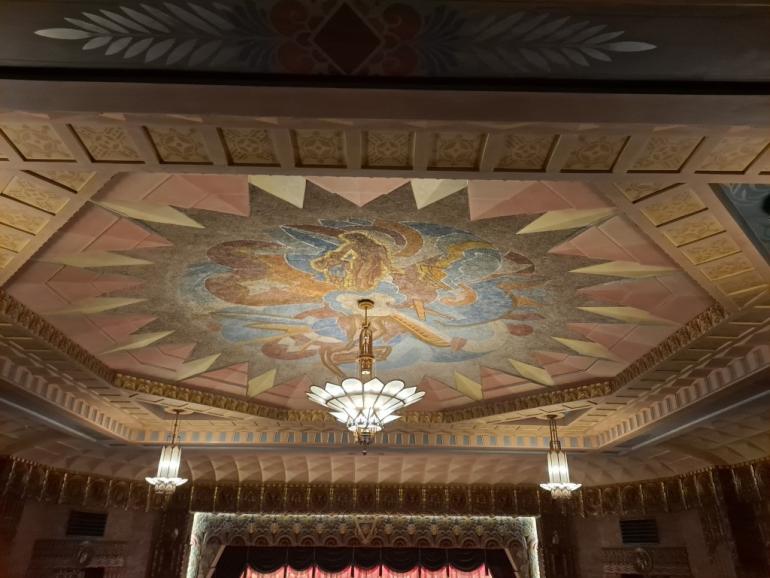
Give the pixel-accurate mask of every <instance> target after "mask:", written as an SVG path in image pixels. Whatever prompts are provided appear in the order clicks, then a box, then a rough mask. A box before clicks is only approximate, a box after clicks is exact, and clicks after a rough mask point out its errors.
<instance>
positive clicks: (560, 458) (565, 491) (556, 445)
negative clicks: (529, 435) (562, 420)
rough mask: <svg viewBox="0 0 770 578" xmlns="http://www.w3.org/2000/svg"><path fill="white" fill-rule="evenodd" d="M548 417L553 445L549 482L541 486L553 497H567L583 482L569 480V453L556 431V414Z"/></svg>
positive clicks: (550, 455)
mask: <svg viewBox="0 0 770 578" xmlns="http://www.w3.org/2000/svg"><path fill="white" fill-rule="evenodd" d="M546 417H547V418H548V425H549V427H550V430H551V445H550V448H549V449H548V483H547V484H540V487H541V488H543V489H544V490H548V491H549V492H551V496H552V497H553V498H556V499H567V498H569V497H570V495H572V492H574V491H575V490H577V489H578V488H579V487H580V486H581V485H582V484H575V483H573V482H570V481H569V466H568V465H567V454H565V453H564V450H562V449H561V442H560V441H559V436H558V432H557V431H556V416H555V415H549V416H546Z"/></svg>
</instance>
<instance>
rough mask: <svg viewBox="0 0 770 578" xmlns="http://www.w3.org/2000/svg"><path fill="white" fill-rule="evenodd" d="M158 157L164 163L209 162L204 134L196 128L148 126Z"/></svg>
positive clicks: (148, 132)
mask: <svg viewBox="0 0 770 578" xmlns="http://www.w3.org/2000/svg"><path fill="white" fill-rule="evenodd" d="M147 134H149V136H150V139H152V143H153V145H154V146H155V150H156V152H157V153H158V157H159V158H160V160H161V162H164V163H172V164H173V163H185V164H209V163H210V162H211V158H210V157H209V154H208V152H207V151H206V144H205V142H204V140H203V135H201V133H200V132H199V131H198V130H197V129H195V128H187V127H166V126H154V127H153V126H148V127H147Z"/></svg>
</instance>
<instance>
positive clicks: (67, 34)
mask: <svg viewBox="0 0 770 578" xmlns="http://www.w3.org/2000/svg"><path fill="white" fill-rule="evenodd" d="M35 34H37V35H38V36H45V37H46V38H55V39H56V40H82V39H84V38H91V36H93V34H92V33H91V32H86V31H85V30H77V29H75V28H46V29H45V30H37V31H36V32H35Z"/></svg>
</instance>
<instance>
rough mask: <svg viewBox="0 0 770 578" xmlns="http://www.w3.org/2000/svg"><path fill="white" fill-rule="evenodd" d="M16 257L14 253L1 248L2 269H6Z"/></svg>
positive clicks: (0, 264) (0, 262)
mask: <svg viewBox="0 0 770 578" xmlns="http://www.w3.org/2000/svg"><path fill="white" fill-rule="evenodd" d="M15 256H16V253H15V252H14V251H9V250H7V249H3V248H0V268H1V267H5V266H6V265H7V264H8V263H10V262H11V260H12V259H13V258H14V257H15Z"/></svg>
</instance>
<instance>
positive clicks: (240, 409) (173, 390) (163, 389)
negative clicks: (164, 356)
mask: <svg viewBox="0 0 770 578" xmlns="http://www.w3.org/2000/svg"><path fill="white" fill-rule="evenodd" d="M112 385H114V386H115V387H119V388H121V389H125V390H128V391H133V392H135V393H140V394H145V395H151V396H157V397H165V398H168V399H174V400H177V401H184V402H187V403H191V404H196V405H201V406H208V407H214V408H217V409H224V410H227V411H232V412H237V413H242V414H246V415H253V416H256V417H262V418H268V419H275V420H286V419H288V416H289V412H288V411H287V410H285V409H282V408H276V407H268V406H266V405H261V404H259V403H256V402H254V401H250V400H247V399H240V398H236V397H231V396H229V395H223V394H220V393H214V392H211V391H202V390H199V389H194V388H192V387H186V386H184V385H178V384H175V383H167V382H165V381H158V380H153V379H146V378H144V377H137V376H134V375H126V374H123V373H116V374H115V375H114V378H113V380H112ZM202 409H203V408H202Z"/></svg>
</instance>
